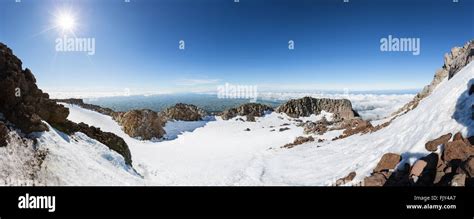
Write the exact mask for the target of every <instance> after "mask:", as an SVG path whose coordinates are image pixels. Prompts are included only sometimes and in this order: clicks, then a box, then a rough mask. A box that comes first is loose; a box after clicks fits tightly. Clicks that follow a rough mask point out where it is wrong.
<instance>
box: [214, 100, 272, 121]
mask: <svg viewBox="0 0 474 219" xmlns="http://www.w3.org/2000/svg"><path fill="white" fill-rule="evenodd" d="M269 111H273V108H271V107H270V106H267V105H264V104H260V103H246V104H243V105H240V106H239V107H236V108H231V109H227V110H225V111H224V112H222V113H221V114H220V116H221V117H222V119H224V120H229V119H232V118H234V117H236V116H247V121H249V122H254V121H255V117H261V116H263V115H265V112H269Z"/></svg>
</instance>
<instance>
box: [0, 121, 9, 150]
mask: <svg viewBox="0 0 474 219" xmlns="http://www.w3.org/2000/svg"><path fill="white" fill-rule="evenodd" d="M8 131H9V130H8V128H7V126H6V125H5V123H3V122H0V147H5V146H7V138H8Z"/></svg>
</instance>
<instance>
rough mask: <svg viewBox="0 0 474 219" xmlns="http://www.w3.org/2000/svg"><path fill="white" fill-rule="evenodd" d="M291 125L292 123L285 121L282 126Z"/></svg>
mask: <svg viewBox="0 0 474 219" xmlns="http://www.w3.org/2000/svg"><path fill="white" fill-rule="evenodd" d="M289 125H290V123H283V124H281V125H280V126H289Z"/></svg>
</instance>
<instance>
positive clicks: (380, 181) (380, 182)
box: [363, 173, 389, 186]
mask: <svg viewBox="0 0 474 219" xmlns="http://www.w3.org/2000/svg"><path fill="white" fill-rule="evenodd" d="M388 178H389V177H387V175H386V173H373V174H372V175H371V176H368V177H365V178H364V181H363V182H364V184H363V185H364V186H384V185H385V183H386V182H387V179H388Z"/></svg>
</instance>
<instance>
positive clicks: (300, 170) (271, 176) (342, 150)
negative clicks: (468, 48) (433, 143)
mask: <svg viewBox="0 0 474 219" xmlns="http://www.w3.org/2000/svg"><path fill="white" fill-rule="evenodd" d="M473 68H474V63H470V64H469V65H468V66H466V67H465V68H464V69H462V70H461V71H460V72H459V73H458V74H457V75H456V76H455V77H453V78H452V79H451V80H449V81H448V80H447V79H446V80H445V81H443V82H442V83H441V84H440V85H439V86H438V87H437V88H436V89H435V91H434V92H433V93H432V94H431V95H430V96H428V97H427V98H425V99H424V100H422V101H421V102H420V103H419V105H418V107H417V108H415V109H414V110H412V111H410V112H408V113H407V114H405V115H403V116H401V117H399V118H397V119H395V120H394V121H393V122H392V124H391V125H390V126H388V127H386V128H384V129H382V130H380V131H378V132H375V133H372V134H367V135H361V136H360V135H358V136H351V137H349V138H346V139H342V140H337V141H334V142H329V143H327V144H325V145H323V146H322V147H320V148H315V144H314V143H309V144H307V145H305V147H296V148H294V150H292V151H289V150H288V151H285V150H280V151H270V152H267V153H266V154H265V155H264V156H263V157H262V159H261V160H259V161H258V162H256V163H255V164H254V165H253V167H251V168H249V169H248V174H249V176H251V177H248V178H247V180H245V181H243V184H259V183H262V184H284V185H330V184H332V183H333V182H334V181H335V180H337V179H338V178H340V177H344V176H345V175H347V174H348V173H349V172H351V171H356V173H357V176H356V179H355V180H354V181H355V182H357V181H359V180H362V179H363V177H364V176H367V175H369V174H370V172H371V171H372V170H373V169H374V167H375V166H376V164H377V162H378V161H379V159H380V157H381V156H382V155H383V154H385V153H387V152H394V153H399V154H401V155H402V157H403V161H402V162H406V161H409V162H413V161H414V160H415V158H419V157H421V156H424V155H426V154H428V151H426V149H425V147H424V145H425V143H426V142H427V141H429V140H432V139H434V138H437V137H439V136H441V135H443V134H446V133H448V132H451V133H455V132H458V131H461V132H462V133H463V134H464V135H466V134H468V132H469V135H472V134H474V133H473V130H472V127H474V123H473V120H471V118H470V117H471V105H472V104H473V100H472V99H473V98H469V96H468V95H467V90H468V85H470V84H473V78H474V69H473ZM468 127H471V129H470V130H468Z"/></svg>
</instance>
